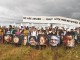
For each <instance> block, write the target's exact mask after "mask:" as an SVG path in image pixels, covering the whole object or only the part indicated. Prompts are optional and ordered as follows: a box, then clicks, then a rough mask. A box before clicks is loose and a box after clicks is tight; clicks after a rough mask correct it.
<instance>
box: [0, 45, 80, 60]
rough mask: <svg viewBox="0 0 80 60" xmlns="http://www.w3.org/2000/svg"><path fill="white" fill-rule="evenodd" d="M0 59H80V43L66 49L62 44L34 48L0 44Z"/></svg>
mask: <svg viewBox="0 0 80 60" xmlns="http://www.w3.org/2000/svg"><path fill="white" fill-rule="evenodd" d="M0 60H80V45H77V46H76V47H75V48H72V49H67V50H66V49H65V48H64V47H63V46H60V47H58V48H53V49H51V48H50V47H47V48H46V49H43V50H36V49H33V48H31V47H29V46H21V47H15V46H12V45H10V44H0Z"/></svg>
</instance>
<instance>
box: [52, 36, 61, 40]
mask: <svg viewBox="0 0 80 60" xmlns="http://www.w3.org/2000/svg"><path fill="white" fill-rule="evenodd" d="M51 39H55V40H58V41H60V39H59V37H57V36H51Z"/></svg>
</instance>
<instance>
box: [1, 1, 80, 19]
mask: <svg viewBox="0 0 80 60" xmlns="http://www.w3.org/2000/svg"><path fill="white" fill-rule="evenodd" d="M22 16H63V17H68V18H76V19H80V0H0V19H2V18H5V19H13V20H15V19H20V18H22Z"/></svg>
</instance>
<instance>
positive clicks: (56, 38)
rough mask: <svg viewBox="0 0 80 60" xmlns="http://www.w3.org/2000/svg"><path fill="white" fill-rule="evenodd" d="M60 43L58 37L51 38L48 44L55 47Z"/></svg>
mask: <svg viewBox="0 0 80 60" xmlns="http://www.w3.org/2000/svg"><path fill="white" fill-rule="evenodd" d="M59 43H60V38H59V37H58V36H51V40H50V42H49V44H50V45H51V46H57V45H58V44H59Z"/></svg>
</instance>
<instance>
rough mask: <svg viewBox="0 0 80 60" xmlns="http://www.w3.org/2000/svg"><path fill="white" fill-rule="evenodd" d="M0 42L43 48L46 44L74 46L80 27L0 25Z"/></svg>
mask: <svg viewBox="0 0 80 60" xmlns="http://www.w3.org/2000/svg"><path fill="white" fill-rule="evenodd" d="M0 43H4V44H5V43H7V44H13V45H15V46H21V45H25V46H27V45H29V46H31V47H39V46H40V47H41V48H43V47H44V48H45V47H47V46H50V47H57V46H60V45H64V46H66V47H70V48H72V47H75V44H79V43H80V27H76V28H75V29H69V28H66V29H65V28H64V27H61V28H59V27H58V26H56V27H54V28H52V27H50V26H48V27H45V29H44V28H43V27H42V28H40V29H39V28H35V26H32V27H28V26H27V27H26V26H21V27H16V26H12V25H9V27H8V28H7V27H6V26H3V27H1V26H0Z"/></svg>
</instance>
